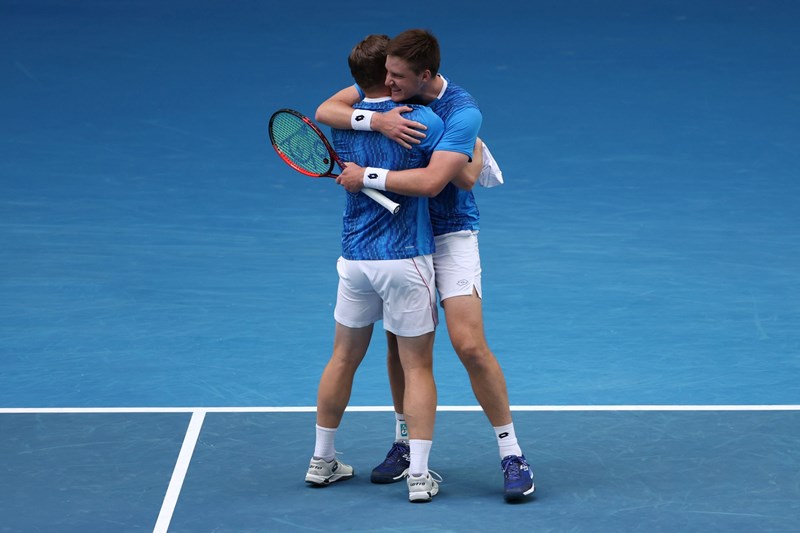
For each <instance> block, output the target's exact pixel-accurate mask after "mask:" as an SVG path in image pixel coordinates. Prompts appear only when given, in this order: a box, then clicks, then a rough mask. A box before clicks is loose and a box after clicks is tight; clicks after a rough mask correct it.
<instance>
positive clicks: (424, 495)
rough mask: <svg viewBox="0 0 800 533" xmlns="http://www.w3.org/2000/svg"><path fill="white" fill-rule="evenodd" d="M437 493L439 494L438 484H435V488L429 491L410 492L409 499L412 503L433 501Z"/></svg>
mask: <svg viewBox="0 0 800 533" xmlns="http://www.w3.org/2000/svg"><path fill="white" fill-rule="evenodd" d="M437 494H439V487H438V486H434V487H433V489H431V490H429V491H427V492H409V493H408V501H410V502H411V503H427V502H429V501H431V500H432V499H433V497H434V496H436V495H437Z"/></svg>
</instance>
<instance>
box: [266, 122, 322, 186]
mask: <svg viewBox="0 0 800 533" xmlns="http://www.w3.org/2000/svg"><path fill="white" fill-rule="evenodd" d="M270 127H271V134H272V141H273V144H274V145H275V147H276V148H278V150H279V151H280V152H281V153H282V154H283V155H284V156H285V157H286V158H288V159H289V160H290V161H291V162H292V163H294V165H296V166H297V167H300V169H302V170H304V171H306V172H309V173H312V174H316V175H319V176H322V175H325V174H327V173H329V172H330V171H331V169H332V166H333V165H332V161H331V159H330V154H329V153H328V149H327V148H326V147H325V144H324V143H323V142H322V140H321V139H320V138H319V135H318V134H317V132H316V131H314V129H313V128H312V127H311V126H309V125H308V124H307V123H306V122H305V121H303V120H302V119H301V118H299V117H297V116H295V115H292V114H290V113H278V114H277V115H275V117H274V118H273V120H272V123H271V126H270Z"/></svg>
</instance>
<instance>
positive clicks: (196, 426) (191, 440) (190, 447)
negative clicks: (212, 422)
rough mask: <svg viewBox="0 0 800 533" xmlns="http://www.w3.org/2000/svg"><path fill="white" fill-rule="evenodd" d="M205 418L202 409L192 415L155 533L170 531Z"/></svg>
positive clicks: (154, 529)
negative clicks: (173, 514)
mask: <svg viewBox="0 0 800 533" xmlns="http://www.w3.org/2000/svg"><path fill="white" fill-rule="evenodd" d="M205 416H206V413H205V411H204V410H201V409H198V410H196V411H194V412H193V413H192V419H191V420H190V421H189V427H188V428H187V430H186V436H185V437H184V438H183V445H182V446H181V451H180V453H179V454H178V460H177V461H176V463H175V469H174V470H173V471H172V478H171V479H170V480H169V486H168V487H167V493H166V495H165V496H164V502H163V503H162V504H161V511H160V512H159V513H158V520H156V526H155V528H153V533H167V530H168V529H169V523H170V522H171V521H172V513H174V512H175V505H176V504H177V503H178V496H179V495H180V493H181V488H183V481H184V479H186V472H187V471H188V470H189V463H190V462H191V460H192V454H193V453H194V448H195V446H196V445H197V439H198V437H199V436H200V429H201V428H202V427H203V420H204V419H205Z"/></svg>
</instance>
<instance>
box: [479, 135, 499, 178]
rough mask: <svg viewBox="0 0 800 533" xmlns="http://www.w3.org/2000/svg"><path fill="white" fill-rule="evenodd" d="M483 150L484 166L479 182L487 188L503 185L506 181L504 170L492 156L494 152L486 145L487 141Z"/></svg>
mask: <svg viewBox="0 0 800 533" xmlns="http://www.w3.org/2000/svg"><path fill="white" fill-rule="evenodd" d="M482 152H483V166H482V167H481V173H480V174H478V183H479V184H480V185H481V186H483V187H487V188H489V187H495V186H497V185H502V184H503V183H504V182H503V171H502V170H500V167H499V166H497V161H495V160H494V157H492V152H490V151H489V147H488V146H486V143H483V150H482Z"/></svg>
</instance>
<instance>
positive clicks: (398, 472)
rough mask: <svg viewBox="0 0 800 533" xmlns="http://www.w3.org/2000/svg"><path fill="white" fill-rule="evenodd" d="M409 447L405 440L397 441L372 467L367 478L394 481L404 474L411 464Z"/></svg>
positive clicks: (376, 480)
mask: <svg viewBox="0 0 800 533" xmlns="http://www.w3.org/2000/svg"><path fill="white" fill-rule="evenodd" d="M410 457H411V449H410V448H409V447H408V443H407V442H402V441H397V442H395V443H394V444H392V449H391V450H389V453H387V454H386V459H384V460H383V462H382V463H381V464H379V465H378V466H376V467H375V468H373V469H372V474H371V475H370V478H369V480H370V481H372V482H373V483H394V482H396V481H400V480H401V479H403V478H404V477H405V476H406V470H408V467H409V466H410V465H411V460H410Z"/></svg>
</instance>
